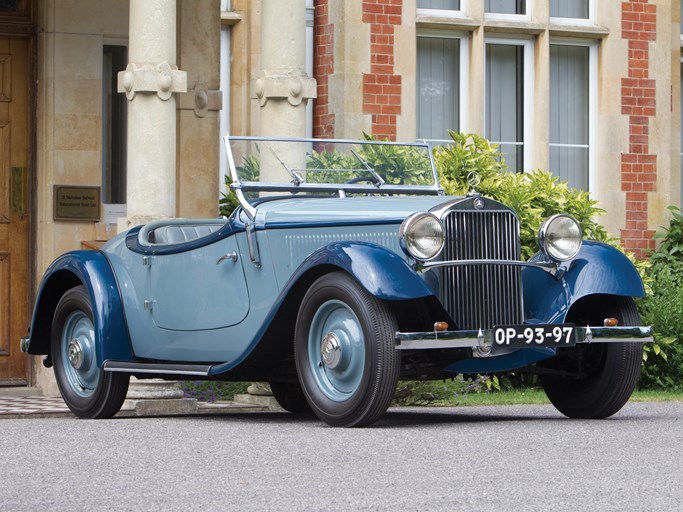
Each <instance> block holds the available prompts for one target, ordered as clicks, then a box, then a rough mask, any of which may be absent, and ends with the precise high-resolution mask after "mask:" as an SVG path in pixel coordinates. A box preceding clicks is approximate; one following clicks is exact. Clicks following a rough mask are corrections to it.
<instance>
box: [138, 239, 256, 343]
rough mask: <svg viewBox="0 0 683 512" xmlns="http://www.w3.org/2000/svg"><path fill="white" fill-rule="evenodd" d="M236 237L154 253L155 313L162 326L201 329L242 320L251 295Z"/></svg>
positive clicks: (152, 272) (157, 321)
mask: <svg viewBox="0 0 683 512" xmlns="http://www.w3.org/2000/svg"><path fill="white" fill-rule="evenodd" d="M238 255H239V249H238V246H237V241H236V239H235V237H234V236H231V237H229V238H226V239H223V240H220V241H218V242H216V243H213V244H210V245H206V246H202V247H199V248H196V249H192V250H189V251H184V252H178V253H173V254H163V255H157V256H154V257H153V259H152V264H151V266H152V268H151V291H152V301H151V304H150V306H151V308H152V317H153V319H154V322H155V324H156V325H157V326H158V327H160V328H162V329H171V330H176V331H199V330H208V329H220V328H222V327H229V326H231V325H235V324H238V323H240V322H241V321H242V320H244V318H245V317H246V315H247V313H248V312H249V293H248V291H247V285H246V280H245V277H244V270H243V268H242V262H241V260H240V258H239V256H238Z"/></svg>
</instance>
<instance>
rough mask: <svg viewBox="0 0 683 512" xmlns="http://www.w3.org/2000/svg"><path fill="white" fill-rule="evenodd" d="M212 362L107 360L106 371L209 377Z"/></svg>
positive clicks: (104, 367)
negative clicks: (178, 362) (176, 362)
mask: <svg viewBox="0 0 683 512" xmlns="http://www.w3.org/2000/svg"><path fill="white" fill-rule="evenodd" d="M211 366H212V365H210V364H173V363H131V362H129V361H105V362H104V365H103V366H102V368H103V369H104V371H105V372H117V373H137V374H140V373H150V374H156V375H194V376H196V377H208V375H209V371H210V370H211Z"/></svg>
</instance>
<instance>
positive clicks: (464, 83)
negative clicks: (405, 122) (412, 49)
mask: <svg viewBox="0 0 683 512" xmlns="http://www.w3.org/2000/svg"><path fill="white" fill-rule="evenodd" d="M416 37H418V38H423V37H424V38H433V39H458V40H459V41H460V53H459V56H458V58H459V67H458V74H459V76H460V83H459V90H460V97H459V98H458V100H457V101H458V109H459V112H458V115H459V125H460V126H458V128H457V129H458V131H459V132H460V133H467V130H468V126H469V116H468V114H469V102H468V99H469V96H470V94H469V92H470V90H469V83H470V81H469V56H470V51H469V48H470V34H469V33H468V32H451V31H449V32H445V31H440V30H436V29H422V30H418V31H417V35H416ZM416 43H417V41H416ZM416 64H417V60H416ZM417 78H418V77H417V73H416V86H417V83H418V79H417ZM417 122H418V118H417V109H416V110H415V124H417ZM416 131H417V130H416ZM419 140H424V139H419ZM427 140H428V141H431V142H432V143H434V142H440V139H439V140H438V141H437V140H436V139H427ZM445 142H448V140H447V139H446V140H445Z"/></svg>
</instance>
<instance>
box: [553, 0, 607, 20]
mask: <svg viewBox="0 0 683 512" xmlns="http://www.w3.org/2000/svg"><path fill="white" fill-rule="evenodd" d="M595 3H596V0H588V18H587V19H586V18H564V17H556V16H551V17H550V23H551V24H552V25H571V26H593V25H595Z"/></svg>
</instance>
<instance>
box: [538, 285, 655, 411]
mask: <svg viewBox="0 0 683 512" xmlns="http://www.w3.org/2000/svg"><path fill="white" fill-rule="evenodd" d="M609 300H610V302H612V304H611V308H610V309H609V310H608V311H607V314H605V315H604V316H603V317H602V318H605V317H615V318H618V319H619V325H640V315H639V314H638V310H637V308H636V305H635V304H634V302H633V300H632V299H630V298H625V297H611V298H610V299H609ZM603 311H604V310H603ZM577 325H580V324H578V322H577ZM584 325H585V324H584ZM590 325H602V320H599V323H598V318H596V317H594V318H593V321H592V322H591V323H590ZM574 350H585V351H586V353H585V354H583V355H582V356H581V357H582V359H583V361H584V363H583V365H584V368H585V374H584V376H582V377H581V378H578V379H576V378H570V377H558V376H556V375H542V376H541V383H542V385H543V389H544V390H545V393H546V395H547V396H548V399H549V400H550V402H551V403H552V404H553V405H554V406H555V407H556V408H557V410H558V411H560V412H561V413H562V414H564V415H565V416H568V417H570V418H583V419H602V418H607V417H609V416H612V415H613V414H616V413H617V412H618V411H619V410H621V408H622V407H623V406H624V404H626V402H628V399H629V398H630V397H631V394H632V393H633V391H634V390H635V388H636V385H637V384H638V379H639V377H640V368H641V365H642V360H643V344H642V343H595V344H591V345H588V346H585V345H584V346H581V347H579V346H577V347H576V348H575V349H574Z"/></svg>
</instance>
